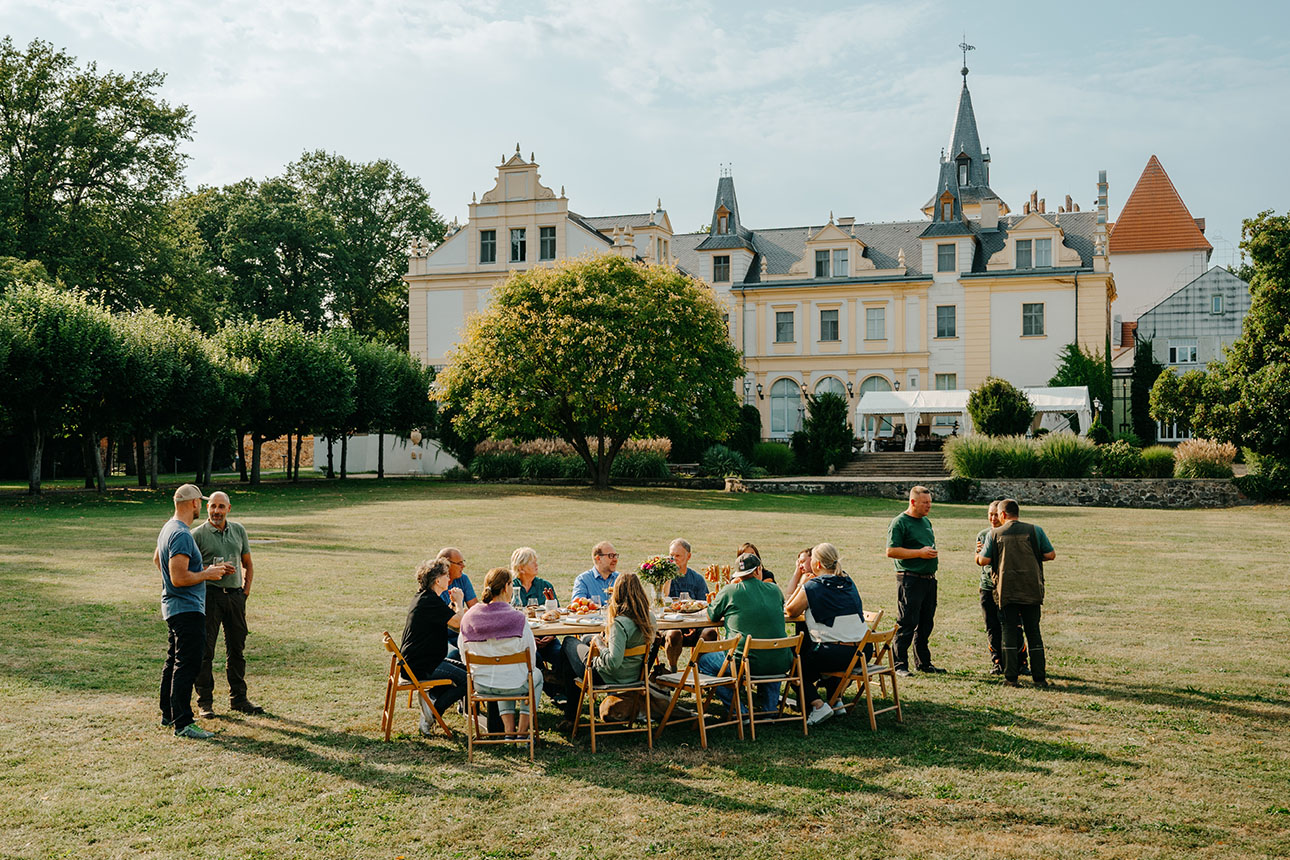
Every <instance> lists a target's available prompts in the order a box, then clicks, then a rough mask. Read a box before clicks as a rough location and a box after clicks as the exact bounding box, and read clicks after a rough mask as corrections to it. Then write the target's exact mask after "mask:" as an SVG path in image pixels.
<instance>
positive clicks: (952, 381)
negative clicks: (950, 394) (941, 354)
mask: <svg viewBox="0 0 1290 860" xmlns="http://www.w3.org/2000/svg"><path fill="white" fill-rule="evenodd" d="M958 387H959V375H958V374H957V373H938V374H936V390H937V391H956V390H957V389H958Z"/></svg>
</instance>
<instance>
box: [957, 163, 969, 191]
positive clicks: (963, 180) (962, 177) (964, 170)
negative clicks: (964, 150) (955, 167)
mask: <svg viewBox="0 0 1290 860" xmlns="http://www.w3.org/2000/svg"><path fill="white" fill-rule="evenodd" d="M967 184H968V163H967V162H966V161H960V162H959V187H960V188H962V187H963V186H965V185H967Z"/></svg>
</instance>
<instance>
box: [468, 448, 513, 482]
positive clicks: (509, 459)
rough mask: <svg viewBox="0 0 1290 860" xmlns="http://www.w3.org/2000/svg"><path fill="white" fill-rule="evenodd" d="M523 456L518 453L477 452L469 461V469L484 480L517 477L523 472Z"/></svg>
mask: <svg viewBox="0 0 1290 860" xmlns="http://www.w3.org/2000/svg"><path fill="white" fill-rule="evenodd" d="M523 463H524V458H523V457H521V456H520V455H519V454H509V453H499V454H478V455H476V456H475V459H474V460H473V461H471V464H470V471H472V472H474V473H475V474H476V475H478V476H479V477H480V479H481V480H484V481H497V480H500V479H502V478H518V477H520V476H521V475H522V474H523Z"/></svg>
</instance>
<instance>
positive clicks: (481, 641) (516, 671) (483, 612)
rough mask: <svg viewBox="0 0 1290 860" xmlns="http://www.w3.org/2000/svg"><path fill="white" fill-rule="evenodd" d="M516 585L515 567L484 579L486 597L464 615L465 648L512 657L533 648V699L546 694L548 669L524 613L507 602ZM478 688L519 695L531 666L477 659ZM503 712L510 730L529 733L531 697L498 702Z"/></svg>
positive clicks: (487, 693) (495, 571) (488, 692)
mask: <svg viewBox="0 0 1290 860" xmlns="http://www.w3.org/2000/svg"><path fill="white" fill-rule="evenodd" d="M510 591H511V571H510V569H509V568H505V567H495V568H493V569H492V570H490V571H489V572H488V576H487V577H486V578H485V579H484V588H483V591H481V592H480V595H479V598H480V602H479V603H477V604H475V605H474V606H472V607H471V608H470V609H468V610H467V611H466V615H465V617H464V618H463V619H462V621H461V648H462V650H463V651H464V652H467V653H469V654H473V655H475V656H478V657H506V656H508V655H510V654H518V653H520V652H522V651H528V653H529V660H530V661H531V662H532V665H533V701H534V702H536V701H537V700H538V699H540V698H541V697H542V670H541V669H539V668H538V667H537V643H536V642H535V641H534V639H533V631H532V630H531V629H530V628H529V625H528V619H527V618H525V617H524V613H523V612H520V611H519V610H518V609H516V608H515V607H513V606H511V605H510V603H508V602H507V599H506V598H507V597H509V595H510ZM470 672H471V680H472V682H473V683H474V686H475V690H476V691H478V692H480V693H483V694H484V695H485V696H518V695H522V694H527V693H528V691H529V683H528V671H527V670H526V669H525V668H524V666H522V665H520V664H518V663H511V664H507V665H502V666H489V665H478V664H476V665H474V666H471V667H470ZM516 705H518V706H519V712H520V719H519V726H518V727H517V726H516V724H515V711H516ZM497 712H498V714H499V715H500V716H501V718H502V725H503V726H505V730H506V731H507V732H508V733H514V732H519V733H520V734H527V733H528V730H529V720H530V719H531V715H530V714H529V706H528V702H515V701H509V702H506V701H504V702H498V703H497Z"/></svg>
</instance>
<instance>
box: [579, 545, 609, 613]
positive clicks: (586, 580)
mask: <svg viewBox="0 0 1290 860" xmlns="http://www.w3.org/2000/svg"><path fill="white" fill-rule="evenodd" d="M617 581H618V551H617V550H615V549H614V545H613V544H612V543H610V542H609V541H607V540H605V541H601V542H600V543H598V544H596V545H595V546H594V547H592V549H591V569H590V570H586V571H583V572H582V573H580V574H578V577H577V579H575V580H574V581H573V599H574V600H577V599H578V598H579V597H586V598H588V599H590V600H594V601H595V602H596V603H597V604H599V605H600V606H605V605H606V604H608V603H609V592H611V591H613V588H614V583H615V582H617Z"/></svg>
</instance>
